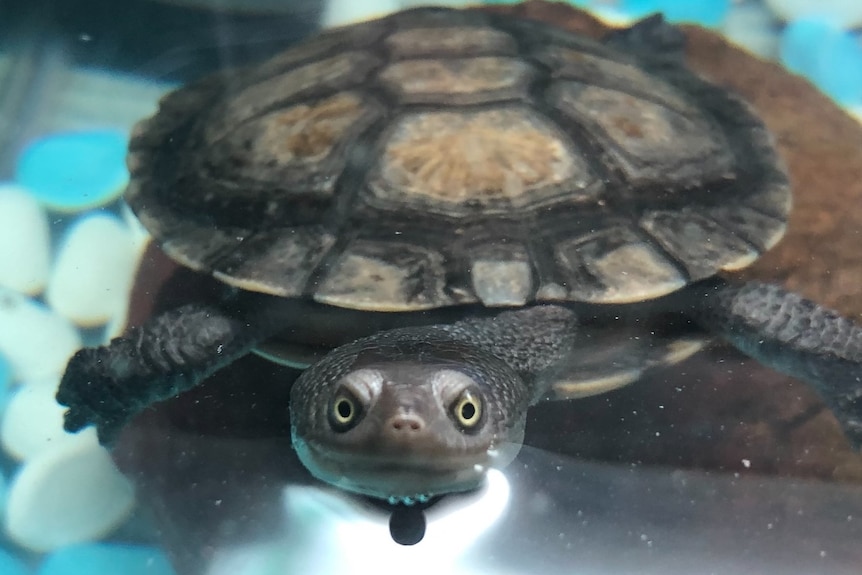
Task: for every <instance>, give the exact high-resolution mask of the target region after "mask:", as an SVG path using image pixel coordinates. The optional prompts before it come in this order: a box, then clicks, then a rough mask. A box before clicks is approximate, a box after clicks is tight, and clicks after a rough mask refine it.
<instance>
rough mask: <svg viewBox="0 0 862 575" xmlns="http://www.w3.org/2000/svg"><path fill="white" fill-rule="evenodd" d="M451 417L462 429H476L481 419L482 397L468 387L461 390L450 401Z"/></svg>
mask: <svg viewBox="0 0 862 575" xmlns="http://www.w3.org/2000/svg"><path fill="white" fill-rule="evenodd" d="M452 417H454V418H455V422H456V423H457V424H458V426H459V427H461V428H462V429H463V430H465V431H469V430H471V429H476V427H477V426H478V425H479V422H480V421H481V420H482V398H481V397H480V396H479V394H478V393H476V392H474V391H471V390H469V389H466V390H464V391H462V392H461V395H459V396H458V399H456V400H455V401H454V402H452Z"/></svg>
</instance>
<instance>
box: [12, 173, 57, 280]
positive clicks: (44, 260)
mask: <svg viewBox="0 0 862 575" xmlns="http://www.w3.org/2000/svg"><path fill="white" fill-rule="evenodd" d="M50 266H51V235H50V232H49V230H48V218H47V216H46V215H45V211H44V210H43V209H42V207H41V206H40V205H39V202H38V201H36V198H34V197H33V195H32V194H30V193H29V192H28V191H27V190H26V189H24V188H23V187H20V186H16V185H12V184H0V286H4V287H8V288H12V289H14V290H16V291H19V292H22V293H27V294H37V293H39V292H41V291H42V289H43V288H44V287H45V282H46V281H47V279H48V271H49V270H50Z"/></svg>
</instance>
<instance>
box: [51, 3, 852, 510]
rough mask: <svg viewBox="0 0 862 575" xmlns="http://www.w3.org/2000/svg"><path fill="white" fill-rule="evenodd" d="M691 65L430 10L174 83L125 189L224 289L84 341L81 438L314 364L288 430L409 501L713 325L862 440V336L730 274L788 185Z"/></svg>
mask: <svg viewBox="0 0 862 575" xmlns="http://www.w3.org/2000/svg"><path fill="white" fill-rule="evenodd" d="M684 51H685V36H684V33H683V32H682V31H681V30H680V29H678V28H677V27H675V26H673V25H671V24H669V23H667V22H666V21H665V20H664V19H663V18H662V17H661V16H651V17H647V18H645V19H643V20H641V21H639V22H636V23H635V24H633V25H632V26H630V27H628V28H622V29H618V30H615V31H613V32H611V33H610V34H608V35H607V36H605V37H604V38H602V39H601V40H594V39H590V38H587V37H584V36H581V35H578V34H576V33H572V32H569V31H564V30H562V29H558V28H556V27H554V26H550V25H547V24H543V23H539V22H535V21H531V20H528V19H525V18H520V17H513V16H510V15H504V14H492V13H486V12H480V11H474V10H458V9H448V8H418V9H411V10H406V11H401V12H397V13H394V14H391V15H388V16H386V17H383V18H380V19H377V20H371V21H366V22H362V23H358V24H354V25H349V26H345V27H341V28H337V29H333V30H328V31H324V32H322V33H320V34H319V35H317V36H315V37H313V38H311V39H309V40H307V41H305V42H303V43H300V44H297V45H295V46H293V47H291V48H289V49H287V50H286V51H284V52H282V53H279V54H277V55H275V56H274V57H272V58H271V59H269V60H266V61H264V62H263V63H259V64H253V65H249V66H245V67H241V68H238V69H232V70H226V71H220V72H216V73H215V74H212V75H210V76H207V77H205V78H203V79H201V80H198V81H196V82H193V83H191V84H189V85H187V86H185V87H182V88H180V89H178V90H176V91H174V92H172V93H170V94H168V95H167V96H165V97H164V98H163V99H162V100H161V102H160V105H159V110H158V111H157V113H156V114H155V115H154V116H152V117H151V118H149V119H146V120H144V121H142V122H141V123H139V124H138V125H137V127H136V128H135V130H134V132H133V134H132V136H131V138H130V144H129V155H128V166H129V170H130V174H131V177H130V182H129V186H128V188H127V190H126V192H125V196H124V198H125V201H126V202H127V204H128V205H129V206H130V207H131V209H132V210H133V211H134V213H135V214H136V216H137V217H138V219H139V220H140V221H141V222H142V224H143V225H144V226H145V227H146V228H147V229H148V230H149V232H150V233H151V234H152V236H153V238H154V240H155V241H156V242H157V243H158V245H159V246H160V248H161V249H162V250H163V251H164V252H165V253H166V254H167V255H168V256H170V257H171V258H172V259H173V260H175V261H176V262H178V263H179V264H181V265H182V266H186V267H188V268H191V269H192V270H196V271H199V272H203V273H206V274H209V275H211V276H212V278H213V281H214V282H218V285H220V286H221V294H222V295H221V297H220V299H219V300H218V302H216V303H215V304H210V303H191V304H188V305H183V306H180V307H178V308H176V309H171V310H168V311H166V312H163V313H161V314H159V315H156V316H155V317H152V318H151V319H150V320H148V321H147V322H146V323H144V324H142V325H141V326H138V327H134V328H132V329H130V330H129V331H128V332H127V333H126V334H125V335H123V336H121V337H119V338H116V339H114V340H113V341H111V342H110V344H109V345H106V346H102V347H96V348H85V349H82V350H80V351H78V352H77V353H76V354H75V355H74V356H73V357H72V358H71V359H70V361H69V363H68V366H67V369H66V371H65V373H64V375H63V377H62V380H61V382H60V386H59V389H58V392H57V401H58V402H59V403H60V404H62V405H64V406H66V407H67V408H68V409H67V411H66V412H65V423H64V425H65V428H66V429H67V430H68V431H70V432H76V431H78V430H81V429H83V428H85V427H88V426H91V425H94V426H96V428H97V431H98V436H99V439H100V441H101V442H102V443H103V444H104V445H106V446H111V445H112V443H113V442H114V440H115V438H116V437H117V434H118V432H119V431H120V430H121V429H122V428H123V426H124V425H125V424H126V423H127V422H128V421H129V420H130V419H131V418H132V417H133V416H135V415H136V414H138V413H139V412H141V411H142V410H144V409H146V408H147V407H148V406H150V405H152V404H154V403H156V402H159V401H163V400H166V399H169V398H171V397H174V396H176V395H178V394H181V393H183V392H184V391H187V390H189V389H191V388H193V387H194V386H196V385H197V384H199V383H200V382H201V381H203V380H204V379H206V378H207V377H208V376H209V375H211V374H213V373H214V372H216V371H217V370H219V369H220V368H221V367H223V366H225V365H228V364H230V363H232V362H234V361H236V360H237V359H239V358H241V357H243V356H245V355H246V354H249V353H252V352H254V353H258V354H260V355H263V356H264V357H267V358H269V359H271V360H273V361H276V362H280V363H283V364H286V365H292V366H296V367H300V368H302V369H304V371H303V372H302V374H301V375H300V376H299V378H298V379H297V380H296V381H295V382H294V383H293V387H292V388H291V390H290V401H289V406H285V414H286V415H287V414H288V413H289V417H290V425H291V439H292V444H293V447H294V449H295V450H296V452H297V454H298V456H299V458H300V460H301V461H302V463H303V464H304V465H305V466H306V467H307V468H308V470H309V471H310V472H311V474H312V475H313V476H315V477H316V478H317V479H319V480H321V481H322V482H324V483H328V484H331V485H334V486H336V487H338V488H341V489H344V490H346V491H349V492H353V493H357V494H361V495H365V496H370V497H372V498H374V499H377V500H382V501H388V502H390V503H398V504H415V503H421V502H425V501H427V500H428V499H429V498H432V497H437V496H442V495H445V494H448V493H453V492H463V491H469V490H471V489H474V488H476V487H477V486H478V485H480V484H481V482H482V481H483V478H484V477H485V475H486V473H487V471H488V469H490V468H502V467H505V466H506V465H507V464H508V463H510V462H511V461H512V460H513V459H514V457H515V456H516V455H517V453H518V450H519V449H520V447H521V443H522V441H523V436H524V428H525V421H526V414H527V412H528V410H529V408H530V407H531V406H532V405H534V404H536V403H538V402H539V401H542V400H566V399H574V398H579V397H584V396H588V395H593V394H597V393H603V392H607V391H610V390H612V389H617V388H620V387H623V386H625V385H627V384H629V383H631V382H633V381H635V380H637V379H638V378H639V377H640V376H641V375H642V374H643V373H644V372H645V371H646V370H648V369H653V368H657V367H660V366H666V365H670V364H673V363H675V362H678V361H680V360H682V359H684V358H686V357H688V356H689V355H691V354H692V353H694V352H696V351H697V350H698V349H700V348H701V347H702V346H703V345H705V343H706V342H708V341H710V340H711V339H714V338H718V339H722V340H725V341H727V342H730V343H731V344H732V345H734V346H735V347H737V348H738V349H739V350H741V351H742V352H744V353H745V354H747V355H749V356H751V357H752V358H754V359H756V360H758V361H760V362H761V363H763V364H765V365H767V366H769V367H771V368H773V369H776V370H779V371H782V372H786V373H789V374H791V375H793V376H795V377H797V378H800V379H802V380H804V381H806V382H807V383H808V384H810V385H811V386H812V387H813V388H814V389H815V390H816V391H817V392H818V393H819V394H820V396H821V397H822V399H823V401H824V402H825V404H826V405H827V406H828V407H829V408H830V409H831V410H832V411H833V413H834V414H835V416H836V417H837V419H838V420H839V422H840V423H841V425H842V427H843V430H844V431H845V434H846V435H847V437H848V439H849V441H850V442H851V443H852V444H853V446H854V447H857V448H858V447H859V446H860V445H862V401H860V397H862V327H860V325H859V324H858V323H855V322H854V321H853V320H852V319H850V318H847V317H842V316H841V315H840V314H838V313H837V312H835V311H832V310H829V309H827V308H825V307H823V306H821V305H819V304H817V303H815V302H812V301H810V300H807V299H805V298H803V297H802V296H800V295H798V294H795V293H793V292H791V291H788V290H786V289H784V288H782V287H780V286H778V285H772V284H768V283H759V282H742V281H733V280H730V279H728V278H727V275H728V274H726V273H724V272H729V271H734V270H738V269H741V268H744V267H746V266H747V265H749V264H750V263H751V262H753V261H754V260H756V259H757V258H758V257H759V256H760V255H761V254H763V253H764V252H765V251H766V250H768V249H769V248H770V247H772V246H773V245H775V244H776V243H777V242H778V241H779V240H780V238H781V237H782V235H783V234H784V232H785V230H786V226H787V220H788V214H789V212H790V207H791V186H790V182H789V178H788V175H787V171H786V169H785V166H784V164H783V163H782V160H781V158H780V157H779V154H778V152H777V150H776V147H775V144H774V141H773V138H772V136H771V135H770V133H769V131H768V130H767V128H766V127H765V126H764V124H763V122H762V121H761V120H760V119H759V118H758V116H757V114H756V112H755V111H754V110H753V109H752V108H751V107H750V106H749V105H748V104H747V103H746V102H745V101H743V100H742V99H741V98H740V97H738V96H737V95H735V94H733V93H731V92H730V91H728V90H726V89H723V88H722V87H719V86H716V85H714V84H711V83H710V82H708V81H707V80H705V79H703V78H701V77H699V76H698V75H696V74H695V73H693V72H692V71H691V70H689V69H688V68H687V67H686V65H685V59H684ZM253 384H254V383H253V382H249V385H253Z"/></svg>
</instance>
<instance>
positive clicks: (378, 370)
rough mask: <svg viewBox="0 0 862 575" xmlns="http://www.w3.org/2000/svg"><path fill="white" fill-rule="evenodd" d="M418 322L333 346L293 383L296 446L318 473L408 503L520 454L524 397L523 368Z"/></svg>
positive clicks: (464, 485) (466, 486)
mask: <svg viewBox="0 0 862 575" xmlns="http://www.w3.org/2000/svg"><path fill="white" fill-rule="evenodd" d="M424 329H425V328H408V329H403V330H393V331H392V332H385V333H384V334H380V335H379V336H374V337H371V338H366V339H364V340H359V341H358V342H355V343H352V344H348V345H346V346H342V347H340V348H337V349H335V350H334V351H332V352H331V353H330V354H329V355H327V356H326V357H325V358H324V359H322V360H321V361H320V362H319V363H317V364H315V365H314V366H312V367H311V368H309V369H308V370H306V372H305V373H303V374H302V376H301V377H300V378H299V379H298V380H297V382H296V383H295V384H294V387H293V389H292V391H291V399H290V409H291V422H292V437H293V445H294V448H295V449H296V452H297V454H298V455H299V458H300V460H301V461H302V462H303V464H304V465H305V466H306V467H307V468H308V469H309V471H311V473H312V474H313V475H314V476H315V477H317V478H318V479H320V480H322V481H325V482H327V483H330V484H332V485H335V486H337V487H340V488H343V489H346V490H348V491H353V492H356V493H361V494H364V495H370V496H372V497H378V498H382V499H388V500H389V501H390V502H402V503H408V504H409V503H411V502H414V501H423V500H425V499H426V498H428V497H431V496H435V495H441V494H445V493H451V492H457V491H466V490H470V489H473V488H475V487H478V486H479V484H480V483H481V481H482V480H483V478H484V476H485V473H486V472H487V470H488V469H489V468H491V467H497V468H500V467H504V466H505V465H507V464H508V463H509V462H511V460H512V459H513V458H514V457H515V455H517V453H518V451H519V450H520V447H521V442H522V440H523V436H524V424H525V413H526V408H527V404H528V399H527V398H526V394H525V393H521V391H522V390H523V389H524V386H523V384H522V383H521V381H520V376H519V375H518V374H517V373H516V372H515V371H513V370H512V369H511V368H509V367H508V366H507V365H506V364H505V363H503V362H502V361H501V360H499V359H497V358H495V357H494V356H492V355H489V354H487V353H483V352H482V351H481V350H478V349H474V348H473V347H472V346H470V345H469V344H464V343H462V342H453V341H435V339H434V338H433V337H427V335H428V334H426V335H425V336H423V335H422V333H423V331H424Z"/></svg>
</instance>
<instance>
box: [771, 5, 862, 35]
mask: <svg viewBox="0 0 862 575" xmlns="http://www.w3.org/2000/svg"><path fill="white" fill-rule="evenodd" d="M766 3H767V4H768V5H769V7H770V8H771V9H772V11H773V12H775V13H776V14H778V16H779V17H780V18H781V19H783V20H788V21H789V20H797V19H799V18H807V17H814V18H827V19H829V20H832V21H833V22H834V23H835V24H836V25H838V26H839V27H841V28H845V29H847V28H853V27H855V26H859V25H862V2H860V1H859V0H817V2H812V1H811V0H766Z"/></svg>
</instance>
